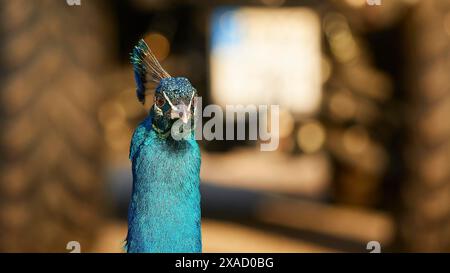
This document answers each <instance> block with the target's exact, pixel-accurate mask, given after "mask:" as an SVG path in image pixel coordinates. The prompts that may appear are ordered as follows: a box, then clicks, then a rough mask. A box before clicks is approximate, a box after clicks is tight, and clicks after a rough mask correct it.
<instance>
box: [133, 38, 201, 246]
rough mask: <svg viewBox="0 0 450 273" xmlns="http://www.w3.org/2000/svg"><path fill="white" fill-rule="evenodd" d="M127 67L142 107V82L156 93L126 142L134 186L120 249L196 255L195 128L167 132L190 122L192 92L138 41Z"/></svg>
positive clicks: (198, 159) (197, 177) (198, 243)
mask: <svg viewBox="0 0 450 273" xmlns="http://www.w3.org/2000/svg"><path fill="white" fill-rule="evenodd" d="M131 63H132V65H133V68H134V75H135V80H136V85H137V89H136V95H137V98H138V100H139V101H140V102H141V103H143V104H144V103H145V94H146V91H147V89H149V88H148V86H147V83H150V82H153V83H155V84H156V89H155V91H154V103H153V105H152V106H151V108H150V111H149V114H148V115H147V117H146V118H145V119H144V120H143V121H142V122H141V123H140V124H139V125H138V127H137V128H136V130H135V131H134V134H133V137H132V140H131V146H130V154H129V156H130V160H131V163H132V174H133V186H132V193H131V200H130V205H129V208H128V234H127V238H126V241H125V250H126V251H127V252H128V253H174V252H175V253H196V252H201V251H202V240H201V209H200V189H199V188H200V164H201V155H200V149H199V146H198V144H197V142H196V140H195V137H194V133H193V132H194V130H192V129H191V130H185V131H187V132H188V134H185V135H184V137H183V138H181V139H179V138H176V137H174V135H173V131H174V130H172V127H173V126H174V124H176V123H177V122H178V123H179V122H181V123H182V124H183V125H186V124H188V125H189V126H190V125H191V124H192V123H193V119H194V118H193V117H194V110H195V103H194V101H195V99H194V98H195V96H196V90H195V88H194V87H193V86H192V85H191V83H190V82H189V80H188V79H186V78H182V77H171V76H170V75H169V74H168V73H167V72H166V71H165V70H164V69H163V68H162V67H161V65H160V64H159V62H158V60H157V59H156V57H155V55H154V54H153V53H152V51H151V50H150V48H149V46H148V45H147V43H146V42H145V41H144V40H143V39H142V40H140V41H139V42H138V44H137V45H136V46H135V47H134V49H133V51H132V53H131ZM189 126H183V128H184V129H186V128H190V127H189Z"/></svg>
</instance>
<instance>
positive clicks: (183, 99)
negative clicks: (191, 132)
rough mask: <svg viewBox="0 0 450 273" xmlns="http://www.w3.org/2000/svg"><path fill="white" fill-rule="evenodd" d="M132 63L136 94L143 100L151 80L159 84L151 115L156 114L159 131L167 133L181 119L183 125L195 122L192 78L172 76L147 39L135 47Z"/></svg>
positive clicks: (155, 123) (155, 118) (155, 122)
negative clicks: (163, 66)
mask: <svg viewBox="0 0 450 273" xmlns="http://www.w3.org/2000/svg"><path fill="white" fill-rule="evenodd" d="M131 63H132V64H133V68H134V75H135V80H136V85H137V89H136V95H137V97H138V99H139V101H140V102H142V103H144V102H145V95H146V91H147V89H148V88H147V83H148V82H153V83H155V84H156V85H157V87H156V90H155V94H154V103H153V106H152V108H151V109H150V114H151V115H153V117H154V118H153V128H154V129H155V130H156V131H157V132H159V133H163V134H165V135H166V134H167V133H168V132H169V131H170V129H171V127H172V125H173V124H174V123H175V122H176V121H178V120H180V121H182V123H183V124H188V123H189V122H190V121H192V117H193V116H194V111H195V109H194V108H195V105H194V104H195V103H194V98H195V95H196V90H195V88H194V87H193V86H192V85H191V83H190V82H189V80H188V79H186V78H182V77H171V76H170V75H169V73H167V72H166V71H165V70H164V69H163V68H162V66H161V65H160V63H159V62H158V60H157V59H156V57H155V55H154V54H153V53H152V51H151V50H150V48H149V46H148V45H147V43H146V42H145V41H144V40H140V41H139V43H138V44H137V45H136V46H135V47H134V49H133V52H132V53H131ZM183 128H184V126H183Z"/></svg>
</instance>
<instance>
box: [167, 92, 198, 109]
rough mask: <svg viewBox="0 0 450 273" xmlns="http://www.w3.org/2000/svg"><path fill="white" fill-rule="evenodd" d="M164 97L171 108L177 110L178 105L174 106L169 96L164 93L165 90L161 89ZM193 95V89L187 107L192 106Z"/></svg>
mask: <svg viewBox="0 0 450 273" xmlns="http://www.w3.org/2000/svg"><path fill="white" fill-rule="evenodd" d="M162 93H163V96H164V98H165V99H166V101H167V102H168V103H169V105H170V107H171V108H172V109H173V110H178V107H176V106H175V105H173V103H172V102H171V101H170V99H169V97H168V96H167V95H166V92H164V91H162ZM194 96H195V91H194V92H192V96H191V100H190V101H189V106H188V109H191V106H192V102H193V101H194Z"/></svg>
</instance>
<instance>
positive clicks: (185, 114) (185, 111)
mask: <svg viewBox="0 0 450 273" xmlns="http://www.w3.org/2000/svg"><path fill="white" fill-rule="evenodd" d="M170 116H171V118H172V119H181V121H182V122H183V123H184V124H187V123H188V122H189V120H190V119H191V111H190V110H189V108H188V107H187V106H186V105H179V106H178V107H176V109H172V110H171V114H170Z"/></svg>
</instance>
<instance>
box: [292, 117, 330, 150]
mask: <svg viewBox="0 0 450 273" xmlns="http://www.w3.org/2000/svg"><path fill="white" fill-rule="evenodd" d="M325 139H326V133H325V129H324V128H323V126H322V124H320V123H319V122H316V121H313V122H309V123H306V124H304V125H302V126H301V127H300V129H299V130H298V132H297V142H298V145H299V147H300V148H301V149H302V150H303V151H304V152H306V153H314V152H317V151H318V150H320V149H321V148H322V146H323V144H324V143H325Z"/></svg>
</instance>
